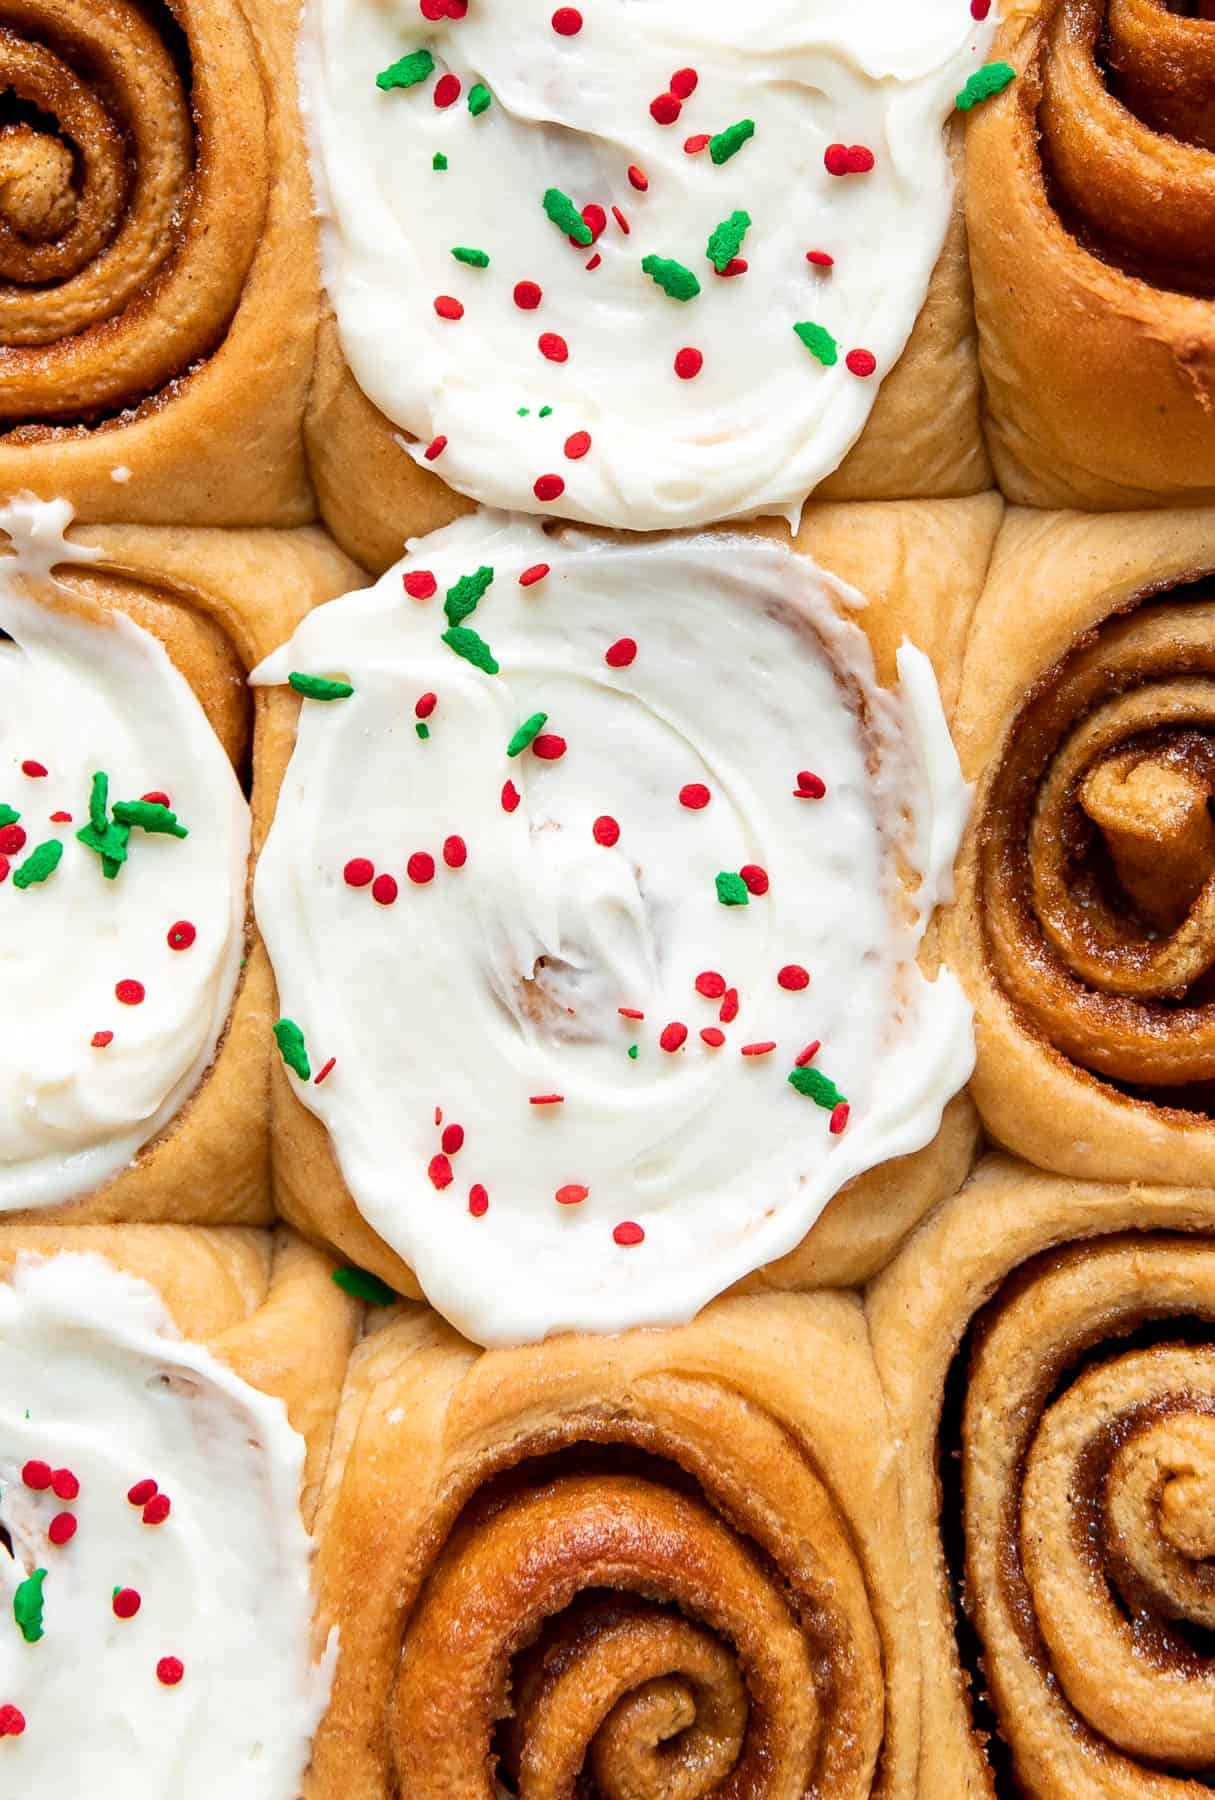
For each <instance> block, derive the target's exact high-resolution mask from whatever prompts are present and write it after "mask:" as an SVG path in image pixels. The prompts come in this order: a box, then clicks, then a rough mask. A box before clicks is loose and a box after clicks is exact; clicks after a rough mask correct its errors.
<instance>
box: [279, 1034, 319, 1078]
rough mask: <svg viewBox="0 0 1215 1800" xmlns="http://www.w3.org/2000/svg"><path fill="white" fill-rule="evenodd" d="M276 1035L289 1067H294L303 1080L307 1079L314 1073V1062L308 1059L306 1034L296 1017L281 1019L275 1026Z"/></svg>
mask: <svg viewBox="0 0 1215 1800" xmlns="http://www.w3.org/2000/svg"><path fill="white" fill-rule="evenodd" d="M274 1036H275V1039H276V1041H277V1043H278V1048H279V1054H280V1056H281V1057H282V1059H283V1061H284V1062H285V1063H286V1065H287V1067H288V1068H289V1069H294V1070H295V1072H296V1074H297V1075H298V1076H299V1078H300V1080H301V1081H307V1079H308V1077H309V1076H310V1075H311V1074H312V1064H311V1063H310V1062H309V1061H308V1052H307V1051H306V1050H305V1048H304V1034H303V1032H302V1031H301V1030H300V1028H299V1026H298V1025H297V1024H296V1022H295V1020H294V1019H279V1020H278V1021H277V1023H276V1024H275V1027H274Z"/></svg>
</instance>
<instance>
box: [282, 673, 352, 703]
mask: <svg viewBox="0 0 1215 1800" xmlns="http://www.w3.org/2000/svg"><path fill="white" fill-rule="evenodd" d="M287 680H288V681H289V682H290V684H291V686H292V687H293V688H294V689H295V691H296V693H297V694H302V695H303V696H304V699H305V700H349V698H350V696H351V694H353V692H354V689H353V688H352V687H351V685H350V683H349V682H348V681H326V680H325V678H324V676H323V675H301V674H300V673H299V671H298V670H295V671H293V673H292V674H290V675H288V677H287Z"/></svg>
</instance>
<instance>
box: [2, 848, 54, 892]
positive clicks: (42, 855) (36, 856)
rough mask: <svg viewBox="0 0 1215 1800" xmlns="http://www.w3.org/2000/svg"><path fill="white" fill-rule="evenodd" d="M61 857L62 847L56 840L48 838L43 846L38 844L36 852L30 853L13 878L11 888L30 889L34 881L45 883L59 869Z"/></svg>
mask: <svg viewBox="0 0 1215 1800" xmlns="http://www.w3.org/2000/svg"><path fill="white" fill-rule="evenodd" d="M62 855H63V845H62V844H61V843H60V842H59V839H58V838H50V839H49V840H48V841H47V842H46V843H45V844H39V845H38V848H37V849H36V850H31V851H30V853H29V855H28V856H27V857H26V859H25V861H24V862H23V863H22V865H21V867H20V868H19V869H18V870H17V872H16V874H15V875H14V876H13V886H14V887H19V888H27V887H32V886H33V885H34V883H35V882H36V881H45V880H46V879H47V877H48V875H53V874H54V873H55V870H56V869H57V868H58V867H59V859H60V857H61V856H62Z"/></svg>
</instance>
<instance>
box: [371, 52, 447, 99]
mask: <svg viewBox="0 0 1215 1800" xmlns="http://www.w3.org/2000/svg"><path fill="white" fill-rule="evenodd" d="M434 66H435V59H434V57H433V56H432V55H431V54H430V51H429V50H411V51H410V53H409V55H408V56H403V57H402V58H401V60H400V62H394V63H393V64H392V65H391V67H389V68H387V69H381V70H380V72H379V74H378V75H377V76H376V78H375V84H376V86H377V87H378V88H381V89H382V90H383V91H384V93H387V92H388V91H389V89H390V88H411V87H417V85H418V83H419V81H425V80H426V77H427V76H428V75H431V74H433V73H434Z"/></svg>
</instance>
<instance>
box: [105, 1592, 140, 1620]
mask: <svg viewBox="0 0 1215 1800" xmlns="http://www.w3.org/2000/svg"><path fill="white" fill-rule="evenodd" d="M111 1605H112V1606H113V1608H114V1617H115V1618H116V1619H133V1618H134V1617H135V1614H136V1613H137V1612H138V1611H139V1609H140V1607H141V1606H142V1605H143V1596H142V1595H141V1594H140V1593H139V1591H138V1589H137V1588H119V1590H118V1592H117V1593H116V1594H115V1595H114V1598H113V1600H112V1602H111Z"/></svg>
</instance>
